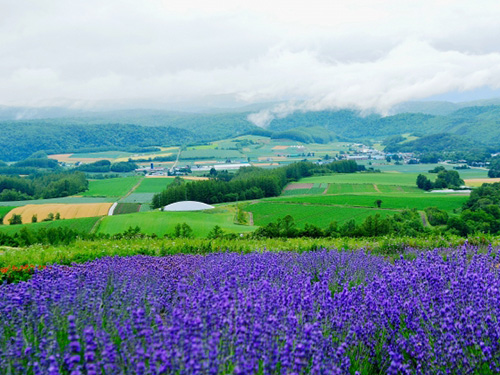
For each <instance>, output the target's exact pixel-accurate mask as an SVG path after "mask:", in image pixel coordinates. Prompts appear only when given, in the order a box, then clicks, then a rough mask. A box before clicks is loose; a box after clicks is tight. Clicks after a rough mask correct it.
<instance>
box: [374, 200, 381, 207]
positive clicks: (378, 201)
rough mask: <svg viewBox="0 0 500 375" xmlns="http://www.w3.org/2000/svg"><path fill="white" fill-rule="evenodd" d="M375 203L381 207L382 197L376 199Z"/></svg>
mask: <svg viewBox="0 0 500 375" xmlns="http://www.w3.org/2000/svg"><path fill="white" fill-rule="evenodd" d="M375 204H376V205H377V207H378V208H380V206H382V199H377V200H376V201H375Z"/></svg>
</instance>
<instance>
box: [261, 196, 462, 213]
mask: <svg viewBox="0 0 500 375" xmlns="http://www.w3.org/2000/svg"><path fill="white" fill-rule="evenodd" d="M377 199H381V200H382V208H389V209H405V208H416V209H417V210H423V209H424V208H426V207H438V208H439V209H442V210H446V211H453V210H454V209H457V208H461V207H462V204H463V203H464V202H465V201H466V200H467V199H468V196H467V195H450V194H448V195H442V194H441V195H431V193H422V194H420V195H413V194H412V195H410V194H405V195H396V196H394V195H389V194H384V195H381V194H373V195H371V194H370V195H369V194H359V195H357V194H344V195H321V196H307V197H279V198H270V199H269V200H266V201H267V202H288V203H297V204H306V205H308V204H310V205H344V206H352V207H356V206H365V207H375V206H376V204H375V201H376V200H377Z"/></svg>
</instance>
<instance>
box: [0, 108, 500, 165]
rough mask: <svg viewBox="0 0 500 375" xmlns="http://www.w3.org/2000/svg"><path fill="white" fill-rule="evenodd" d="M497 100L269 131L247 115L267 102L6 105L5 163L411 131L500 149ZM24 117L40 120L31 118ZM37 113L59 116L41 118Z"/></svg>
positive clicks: (326, 119)
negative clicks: (254, 139) (176, 106)
mask: <svg viewBox="0 0 500 375" xmlns="http://www.w3.org/2000/svg"><path fill="white" fill-rule="evenodd" d="M488 103H489V105H486V104H488ZM491 103H494V101H481V102H480V103H479V104H481V105H476V106H468V107H464V106H462V105H463V104H454V103H447V102H429V103H425V105H424V104H422V103H419V104H411V105H410V104H408V107H407V108H406V109H412V110H414V111H419V112H414V113H407V112H405V113H396V114H394V115H391V116H381V115H379V114H375V113H371V114H367V115H365V114H361V113H359V112H357V111H354V110H347V109H345V110H336V111H317V112H295V113H292V114H290V115H289V116H287V117H284V118H277V119H274V120H273V121H272V122H271V123H270V125H269V126H268V128H267V129H262V128H258V127H257V126H255V125H254V124H252V123H251V122H250V121H249V120H248V115H249V114H250V113H254V112H252V111H250V110H249V109H250V108H254V109H262V108H265V105H263V106H264V107H260V106H259V105H255V106H253V107H246V108H239V109H235V108H233V109H231V110H226V112H217V113H192V112H191V113H189V112H173V111H166V110H160V109H129V110H114V111H106V112H105V111H101V112H88V111H80V110H73V109H65V108H45V109H36V110H35V109H32V108H31V109H30V108H23V109H22V110H21V109H20V108H15V109H14V108H9V107H0V129H2V131H1V132H0V160H5V161H13V160H19V159H20V158H24V157H27V156H29V155H30V154H32V153H33V152H35V151H39V150H44V151H51V152H57V153H62V152H74V151H78V150H97V149H98V150H103V149H127V148H130V147H133V146H141V147H142V146H152V145H154V146H158V145H173V144H191V143H200V142H207V141H214V140H219V139H225V138H230V137H234V136H238V135H242V134H249V133H253V134H260V135H268V136H270V137H273V138H290V139H295V140H297V141H302V142H306V143H308V142H320V143H326V142H329V141H330V140H334V139H336V140H346V141H364V140H383V139H385V138H387V137H390V136H395V135H401V134H407V133H409V134H414V135H417V136H420V137H422V136H428V135H433V134H450V135H453V136H454V137H455V136H456V137H459V138H460V142H458V143H457V144H460V145H462V146H463V147H468V146H467V145H469V144H475V145H482V144H484V145H485V146H488V149H493V150H497V151H500V105H497V104H491ZM400 109H404V107H400ZM452 109H453V110H452ZM425 111H426V112H435V113H438V112H439V113H440V114H432V113H424V112H425ZM450 111H451V112H450ZM23 116H24V117H26V118H29V117H31V118H33V119H31V120H26V119H23ZM38 116H53V117H51V118H35V117H38ZM16 118H18V120H16ZM1 119H4V121H1ZM5 119H7V120H5ZM454 137H451V138H450V137H447V138H439V140H436V139H432V140H431V141H432V142H431V143H432V144H433V145H435V147H440V146H439V145H441V144H443V145H445V144H446V145H451V146H452V145H453V140H457V138H454ZM449 140H451V142H448V141H449ZM445 141H446V142H448V143H445ZM408 147H414V148H415V149H417V148H418V147H420V144H419V143H418V142H415V143H411V144H410V145H407V146H405V149H408ZM447 147H448V146H447Z"/></svg>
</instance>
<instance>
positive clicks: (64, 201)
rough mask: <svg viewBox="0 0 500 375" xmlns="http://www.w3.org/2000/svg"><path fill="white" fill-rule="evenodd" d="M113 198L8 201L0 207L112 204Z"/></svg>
mask: <svg viewBox="0 0 500 375" xmlns="http://www.w3.org/2000/svg"><path fill="white" fill-rule="evenodd" d="M115 200H116V199H114V198H110V197H108V198H97V197H64V198H53V199H36V200H26V201H9V202H0V207H2V206H16V207H17V206H26V205H28V204H86V203H107V202H114V201H115Z"/></svg>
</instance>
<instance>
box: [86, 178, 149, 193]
mask: <svg viewBox="0 0 500 375" xmlns="http://www.w3.org/2000/svg"><path fill="white" fill-rule="evenodd" d="M141 178H142V177H140V176H132V177H123V178H109V179H105V180H90V181H89V190H87V191H86V192H84V193H82V196H85V197H122V196H124V195H125V194H127V193H128V192H129V191H130V189H132V188H133V187H134V186H135V185H136V184H137V183H138V182H139V181H140V180H141Z"/></svg>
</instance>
